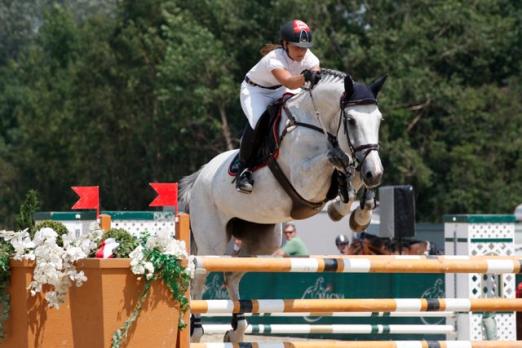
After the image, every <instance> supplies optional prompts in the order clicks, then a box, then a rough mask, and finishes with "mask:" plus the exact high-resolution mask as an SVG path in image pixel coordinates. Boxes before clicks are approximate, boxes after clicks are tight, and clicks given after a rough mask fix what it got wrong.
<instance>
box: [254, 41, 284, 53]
mask: <svg viewBox="0 0 522 348" xmlns="http://www.w3.org/2000/svg"><path fill="white" fill-rule="evenodd" d="M282 47H283V46H281V45H280V44H274V43H267V44H265V45H264V46H263V47H262V48H261V49H260V50H259V52H260V53H261V55H262V56H266V55H267V54H268V53H270V52H272V51H273V50H275V49H277V48H282Z"/></svg>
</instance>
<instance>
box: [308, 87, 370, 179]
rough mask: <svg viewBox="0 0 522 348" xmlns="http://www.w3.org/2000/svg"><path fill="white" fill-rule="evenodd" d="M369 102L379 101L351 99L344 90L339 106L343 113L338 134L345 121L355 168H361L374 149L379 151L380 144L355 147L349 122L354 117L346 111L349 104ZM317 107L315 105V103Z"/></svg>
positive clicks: (365, 103) (345, 129)
mask: <svg viewBox="0 0 522 348" xmlns="http://www.w3.org/2000/svg"><path fill="white" fill-rule="evenodd" d="M310 97H312V91H311V90H310ZM368 104H377V101H373V100H372V101H370V100H349V98H346V92H344V93H343V94H342V95H341V98H340V101H339V106H340V108H341V115H340V117H339V125H338V128H337V134H338V133H339V127H340V126H341V125H340V123H341V121H342V122H343V127H344V134H345V135H346V141H347V142H348V147H349V149H350V152H351V153H352V155H353V157H354V162H355V164H354V166H355V170H361V166H362V165H363V163H364V161H365V160H366V157H368V155H369V154H370V152H372V151H379V144H371V143H368V144H364V145H359V146H357V147H355V146H354V145H353V143H352V140H351V139H350V134H348V122H349V121H350V120H351V119H353V118H352V117H351V116H350V114H348V113H347V112H346V108H347V107H348V106H353V105H368ZM314 107H315V105H314ZM359 153H362V156H359V155H358V154H359Z"/></svg>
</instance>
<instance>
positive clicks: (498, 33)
mask: <svg viewBox="0 0 522 348" xmlns="http://www.w3.org/2000/svg"><path fill="white" fill-rule="evenodd" d="M294 17H295V18H302V19H303V20H305V21H306V22H308V23H309V24H310V25H311V26H312V29H313V30H314V43H315V47H314V52H315V53H316V55H317V56H318V57H320V59H321V64H322V66H323V67H329V68H335V69H338V70H342V71H346V72H349V73H350V74H352V76H354V78H355V79H356V80H363V81H366V82H369V81H371V80H372V79H373V78H375V77H377V76H379V75H381V74H384V73H387V74H388V75H389V79H388V82H387V84H386V85H385V88H384V90H383V92H382V96H381V99H380V108H381V111H382V112H383V114H384V117H385V121H384V123H383V125H382V128H381V146H382V151H381V157H382V158H383V160H384V165H385V179H384V180H385V182H384V183H385V184H412V185H414V187H415V191H416V196H417V197H416V198H417V199H416V200H417V208H418V216H419V219H420V220H422V221H427V220H431V221H434V220H438V219H440V218H441V215H442V214H444V213H484V212H489V213H511V212H512V211H513V209H514V207H515V206H516V205H517V204H518V203H520V200H521V198H520V197H522V156H521V151H522V150H520V149H521V148H522V137H521V136H520V134H521V130H522V100H521V98H520V95H521V93H522V87H521V86H522V76H521V68H522V66H521V65H522V60H521V59H520V57H522V33H521V31H522V23H521V21H522V5H521V3H520V2H519V1H513V0H478V1H474V2H472V3H469V2H462V1H457V0H445V1H436V2H432V1H427V0H415V1H407V2H404V1H397V0H375V1H355V0H341V1H339V0H325V1H312V0H300V1H297V0H289V1H279V0H271V1H261V0H256V1H246V0H244V1H242V0H241V1H235V0H234V1H233V0H220V1H211V0H198V1H181V0H142V1H132V0H122V1H113V2H107V1H98V0H69V1H51V0H47V1H44V0H39V1H10V0H1V1H0V222H1V223H0V224H1V225H13V224H14V219H15V214H16V212H17V211H18V207H19V206H20V204H21V202H22V201H23V200H24V197H25V195H26V193H27V192H28V191H29V190H31V189H34V190H36V191H38V193H39V196H40V197H41V203H42V209H45V210H60V209H69V207H70V206H71V204H72V202H73V201H74V197H73V194H72V193H71V192H70V191H69V189H68V187H69V186H72V185H100V188H101V190H102V191H101V197H102V207H103V208H105V209H122V210H123V209H145V208H146V206H147V203H148V202H149V201H150V200H151V196H152V195H153V193H152V192H151V191H150V190H148V189H147V183H148V182H151V181H177V180H179V179H180V178H181V177H182V176H184V175H187V174H189V173H191V172H192V171H194V170H196V169H198V168H199V167H200V166H201V165H203V164H204V163H206V162H207V161H208V160H209V159H210V158H212V157H213V156H215V155H216V154H217V153H219V152H221V151H224V150H226V149H227V148H233V147H236V146H237V144H238V136H239V135H240V131H241V129H242V127H243V125H244V122H245V120H244V116H243V115H242V111H241V108H240V106H239V98H238V92H239V84H240V82H241V81H242V79H243V77H244V74H245V73H246V72H247V71H248V69H249V68H250V67H251V66H252V65H253V64H255V63H256V62H257V61H258V60H259V58H260V54H259V49H260V48H261V46H262V45H263V44H264V43H267V42H277V41H278V28H279V26H280V25H281V24H282V23H284V22H285V21H287V20H289V19H291V18H294Z"/></svg>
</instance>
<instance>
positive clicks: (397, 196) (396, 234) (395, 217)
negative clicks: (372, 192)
mask: <svg viewBox="0 0 522 348" xmlns="http://www.w3.org/2000/svg"><path fill="white" fill-rule="evenodd" d="M379 202H380V205H379V211H380V217H381V223H380V227H379V236H380V237H387V238H395V239H401V238H408V237H414V236H415V197H414V195H413V187H412V186H411V185H399V186H383V187H380V188H379Z"/></svg>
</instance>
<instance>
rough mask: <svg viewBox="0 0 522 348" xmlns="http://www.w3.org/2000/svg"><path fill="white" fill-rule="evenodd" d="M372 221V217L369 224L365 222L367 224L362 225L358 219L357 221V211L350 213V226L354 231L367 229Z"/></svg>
mask: <svg viewBox="0 0 522 348" xmlns="http://www.w3.org/2000/svg"><path fill="white" fill-rule="evenodd" d="M370 222H371V219H370V221H368V223H367V224H365V225H361V224H359V223H358V222H357V221H355V212H353V213H352V214H350V228H351V229H352V231H354V232H363V231H366V229H367V228H368V226H370Z"/></svg>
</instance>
